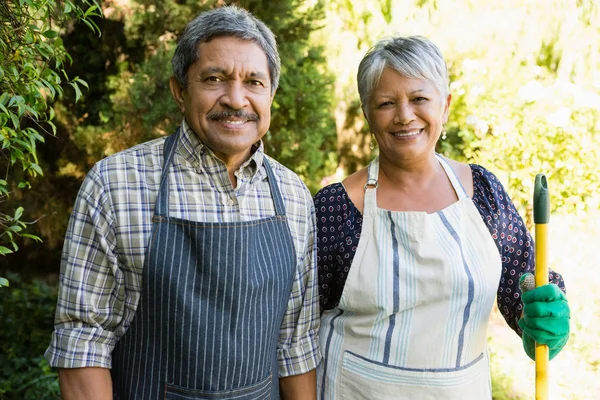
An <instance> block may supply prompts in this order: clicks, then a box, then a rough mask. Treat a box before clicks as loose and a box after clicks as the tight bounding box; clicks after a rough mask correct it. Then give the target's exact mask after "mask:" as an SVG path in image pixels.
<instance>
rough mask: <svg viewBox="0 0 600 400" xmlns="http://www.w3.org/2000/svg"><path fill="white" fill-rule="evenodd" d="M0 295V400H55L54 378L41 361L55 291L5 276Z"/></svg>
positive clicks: (42, 283)
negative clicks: (5, 284)
mask: <svg viewBox="0 0 600 400" xmlns="http://www.w3.org/2000/svg"><path fill="white" fill-rule="evenodd" d="M8 278H9V279H10V281H11V284H12V285H11V287H10V288H6V289H4V290H2V291H0V315H1V316H2V329H0V400H9V399H15V400H16V399H20V400H21V399H22V400H38V399H58V398H60V395H59V388H58V376H57V373H56V372H55V371H53V370H52V369H51V368H50V366H49V365H48V362H47V361H46V359H45V358H44V357H43V354H44V351H45V350H46V348H47V347H48V344H49V343H50V334H51V332H52V330H53V317H54V307H55V305H56V299H57V288H56V286H55V285H50V284H48V283H46V282H45V281H42V280H34V281H32V282H25V281H24V280H23V279H22V278H21V277H20V276H19V275H17V274H9V275H8Z"/></svg>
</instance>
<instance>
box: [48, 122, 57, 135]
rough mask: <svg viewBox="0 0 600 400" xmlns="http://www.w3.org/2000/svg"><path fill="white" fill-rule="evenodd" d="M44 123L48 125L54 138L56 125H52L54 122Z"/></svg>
mask: <svg viewBox="0 0 600 400" xmlns="http://www.w3.org/2000/svg"><path fill="white" fill-rule="evenodd" d="M46 123H47V124H48V125H50V128H52V134H53V135H54V136H56V125H54V122H52V121H46Z"/></svg>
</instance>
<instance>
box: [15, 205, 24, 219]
mask: <svg viewBox="0 0 600 400" xmlns="http://www.w3.org/2000/svg"><path fill="white" fill-rule="evenodd" d="M23 211H24V208H23V207H19V208H17V210H16V211H15V217H14V219H19V218H21V216H22V215H23Z"/></svg>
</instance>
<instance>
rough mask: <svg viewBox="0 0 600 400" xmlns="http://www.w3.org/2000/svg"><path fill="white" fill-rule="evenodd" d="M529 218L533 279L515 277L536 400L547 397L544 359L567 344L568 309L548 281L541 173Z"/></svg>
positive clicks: (546, 204) (544, 183) (547, 213)
mask: <svg viewBox="0 0 600 400" xmlns="http://www.w3.org/2000/svg"><path fill="white" fill-rule="evenodd" d="M533 219H534V222H535V278H534V277H533V275H532V274H529V273H527V274H524V275H523V276H522V277H521V278H520V280H519V286H520V287H521V292H522V297H521V299H522V301H523V306H524V308H523V318H521V320H520V321H519V327H520V328H521V329H522V330H523V347H524V348H525V352H526V353H527V355H528V356H529V357H530V358H531V359H533V360H535V392H536V397H535V398H536V400H547V399H548V362H549V360H550V359H552V358H553V357H554V356H555V355H556V354H558V353H559V352H560V350H561V349H562V348H563V347H564V345H565V344H566V343H567V340H568V338H569V319H570V310H569V305H568V303H567V299H566V297H565V295H564V294H563V292H562V291H561V290H560V289H559V288H558V286H556V285H554V284H548V260H547V256H548V247H547V245H548V236H547V227H548V222H549V219H550V202H549V195H548V184H547V180H546V177H545V176H544V175H543V174H538V175H537V176H536V177H535V187H534V194H533Z"/></svg>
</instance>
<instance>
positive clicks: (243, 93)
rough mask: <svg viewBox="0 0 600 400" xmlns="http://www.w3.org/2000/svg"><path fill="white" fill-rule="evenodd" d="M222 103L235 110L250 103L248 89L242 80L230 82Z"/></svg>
mask: <svg viewBox="0 0 600 400" xmlns="http://www.w3.org/2000/svg"><path fill="white" fill-rule="evenodd" d="M221 104H222V105H225V106H228V107H229V108H231V109H233V110H241V109H242V108H244V107H246V106H247V105H248V96H247V90H246V88H245V87H244V85H243V84H242V83H241V82H235V81H230V82H228V85H227V88H226V90H225V93H224V94H223V96H222V97H221Z"/></svg>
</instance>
